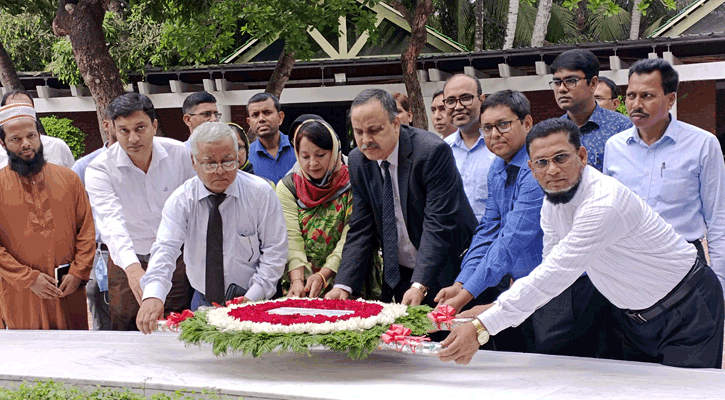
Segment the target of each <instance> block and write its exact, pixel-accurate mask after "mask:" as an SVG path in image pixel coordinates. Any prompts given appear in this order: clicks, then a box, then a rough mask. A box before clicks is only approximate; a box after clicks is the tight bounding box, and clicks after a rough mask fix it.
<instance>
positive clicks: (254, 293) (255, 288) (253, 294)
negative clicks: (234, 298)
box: [244, 283, 264, 301]
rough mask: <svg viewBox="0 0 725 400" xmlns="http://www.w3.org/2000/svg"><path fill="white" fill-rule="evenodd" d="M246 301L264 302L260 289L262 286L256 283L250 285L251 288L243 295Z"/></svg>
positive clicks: (262, 292) (262, 291)
mask: <svg viewBox="0 0 725 400" xmlns="http://www.w3.org/2000/svg"><path fill="white" fill-rule="evenodd" d="M244 297H246V298H247V299H248V300H250V301H259V300H264V289H262V286H261V285H260V284H258V283H255V284H253V285H252V287H250V288H249V290H247V293H246V294H245V295H244Z"/></svg>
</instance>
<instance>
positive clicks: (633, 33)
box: [629, 0, 642, 40]
mask: <svg viewBox="0 0 725 400" xmlns="http://www.w3.org/2000/svg"><path fill="white" fill-rule="evenodd" d="M640 3H642V0H634V4H632V24H631V25H630V27H629V40H636V39H638V38H639V24H640V21H641V20H642V11H640V10H639V5H640Z"/></svg>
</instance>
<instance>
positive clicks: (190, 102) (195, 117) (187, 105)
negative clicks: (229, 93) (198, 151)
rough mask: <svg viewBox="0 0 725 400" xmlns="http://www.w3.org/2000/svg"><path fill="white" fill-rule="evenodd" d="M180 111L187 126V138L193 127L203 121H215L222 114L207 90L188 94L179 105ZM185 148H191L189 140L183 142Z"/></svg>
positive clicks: (214, 98) (192, 131)
mask: <svg viewBox="0 0 725 400" xmlns="http://www.w3.org/2000/svg"><path fill="white" fill-rule="evenodd" d="M181 113H182V114H184V116H183V117H182V118H183V119H184V124H185V125H186V126H188V127H189V138H191V134H192V133H194V129H196V127H197V126H199V125H201V124H203V123H204V122H209V121H212V122H216V121H219V118H221V117H222V114H221V113H220V112H219V110H218V109H217V107H216V97H214V95H212V94H211V93H209V92H207V91H201V92H196V93H192V94H190V95H188V96H187V97H186V99H184V104H182V105H181ZM184 145H186V148H187V149H189V150H191V147H190V146H191V141H190V140H187V141H185V142H184Z"/></svg>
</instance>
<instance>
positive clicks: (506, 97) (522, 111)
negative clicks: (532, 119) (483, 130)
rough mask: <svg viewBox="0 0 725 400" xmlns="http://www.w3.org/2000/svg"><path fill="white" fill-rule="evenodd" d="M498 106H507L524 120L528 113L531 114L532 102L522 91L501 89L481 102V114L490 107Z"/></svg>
mask: <svg viewBox="0 0 725 400" xmlns="http://www.w3.org/2000/svg"><path fill="white" fill-rule="evenodd" d="M498 106H506V107H508V108H509V109H511V111H513V113H514V114H516V116H517V117H519V119H521V120H523V119H524V118H526V116H527V115H531V103H530V102H529V99H527V98H526V96H524V95H523V94H522V93H521V92H517V91H515V90H509V89H506V90H500V91H498V92H496V93H494V94H492V95H490V96H488V97H486V100H484V101H483V103H481V114H483V112H484V111H485V110H486V109H488V108H493V107H498Z"/></svg>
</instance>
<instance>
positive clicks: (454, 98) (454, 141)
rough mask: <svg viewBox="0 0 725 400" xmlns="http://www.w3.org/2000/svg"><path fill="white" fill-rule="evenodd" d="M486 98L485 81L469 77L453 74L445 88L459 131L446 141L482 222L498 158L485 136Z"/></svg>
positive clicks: (478, 218)
mask: <svg viewBox="0 0 725 400" xmlns="http://www.w3.org/2000/svg"><path fill="white" fill-rule="evenodd" d="M485 98H486V96H484V95H483V89H482V88H481V81H479V80H478V79H476V78H473V77H470V76H468V75H464V74H457V75H453V76H452V77H450V78H449V79H448V81H447V82H446V85H445V86H444V87H443V104H444V105H445V106H446V109H447V110H448V115H449V117H450V118H451V123H452V124H453V125H454V126H456V127H457V128H458V131H457V132H455V133H453V134H452V135H450V136H448V137H447V138H446V139H445V141H446V143H448V145H449V146H451V150H453V157H455V159H456V167H457V168H458V171H459V172H460V173H461V178H462V179H463V188H464V189H465V190H466V197H468V202H469V203H471V208H472V209H473V213H474V214H476V221H479V222H480V221H481V217H483V214H484V213H485V212H486V199H488V170H489V169H490V168H491V164H493V160H495V159H496V155H495V154H493V153H492V152H491V150H489V149H488V147H487V146H486V140H485V139H484V137H483V134H482V133H481V102H482V101H483V100H484V99H485Z"/></svg>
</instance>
